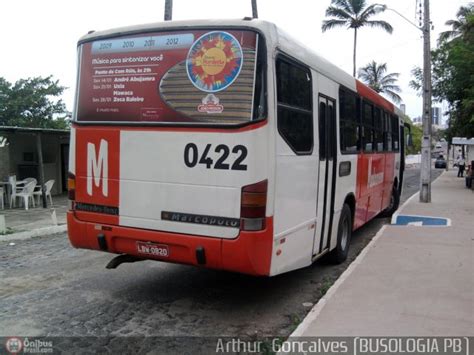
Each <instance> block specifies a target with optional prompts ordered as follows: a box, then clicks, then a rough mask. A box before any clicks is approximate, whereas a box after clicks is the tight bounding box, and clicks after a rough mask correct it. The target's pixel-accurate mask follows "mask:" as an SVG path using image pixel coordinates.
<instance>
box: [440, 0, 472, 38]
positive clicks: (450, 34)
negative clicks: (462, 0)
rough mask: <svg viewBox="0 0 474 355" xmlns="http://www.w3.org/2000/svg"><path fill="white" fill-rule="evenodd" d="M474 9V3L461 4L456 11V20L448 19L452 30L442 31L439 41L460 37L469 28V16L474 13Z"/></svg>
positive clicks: (447, 22) (447, 23)
mask: <svg viewBox="0 0 474 355" xmlns="http://www.w3.org/2000/svg"><path fill="white" fill-rule="evenodd" d="M473 10H474V3H470V4H468V5H467V6H461V7H460V8H459V10H458V12H457V13H456V19H455V20H449V21H446V26H451V28H452V29H451V30H449V31H444V32H441V33H440V35H439V39H438V43H442V42H447V41H449V40H452V39H454V38H458V37H459V36H461V35H463V34H464V33H465V32H466V31H467V30H468V18H469V16H470V15H472V13H473Z"/></svg>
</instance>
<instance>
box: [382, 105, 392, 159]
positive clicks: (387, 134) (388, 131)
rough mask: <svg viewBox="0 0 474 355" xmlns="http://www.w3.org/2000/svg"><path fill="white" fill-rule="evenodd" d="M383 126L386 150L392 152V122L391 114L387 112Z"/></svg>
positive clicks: (384, 115)
mask: <svg viewBox="0 0 474 355" xmlns="http://www.w3.org/2000/svg"><path fill="white" fill-rule="evenodd" d="M383 127H384V150H385V151H386V152H391V151H392V149H393V146H392V123H391V122H390V116H389V114H388V113H387V112H385V111H384V112H383Z"/></svg>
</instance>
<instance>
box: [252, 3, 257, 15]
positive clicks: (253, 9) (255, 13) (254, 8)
mask: <svg viewBox="0 0 474 355" xmlns="http://www.w3.org/2000/svg"><path fill="white" fill-rule="evenodd" d="M252 18H258V11H257V0H252Z"/></svg>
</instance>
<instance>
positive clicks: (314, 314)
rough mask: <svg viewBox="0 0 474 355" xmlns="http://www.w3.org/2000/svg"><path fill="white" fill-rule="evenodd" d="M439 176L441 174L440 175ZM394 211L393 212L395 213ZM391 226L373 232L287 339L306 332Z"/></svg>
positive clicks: (413, 197) (401, 207) (400, 208)
mask: <svg viewBox="0 0 474 355" xmlns="http://www.w3.org/2000/svg"><path fill="white" fill-rule="evenodd" d="M440 176H441V175H440ZM418 195H419V192H416V193H414V194H413V195H411V196H410V197H409V198H408V199H407V200H406V201H405V202H404V203H403V204H402V205H401V206H400V207H399V208H398V210H397V212H398V213H399V212H400V211H402V210H403V209H404V208H405V206H406V205H408V204H409V203H410V202H411V201H412V200H413V199H415V198H416V196H418ZM397 212H395V213H397ZM389 226H391V224H385V225H383V226H382V228H380V230H379V231H378V232H377V234H375V236H374V237H373V238H372V240H371V241H370V242H369V244H367V246H366V247H365V248H364V249H363V250H362V252H361V253H360V254H359V255H358V256H357V257H356V258H355V259H354V261H353V262H352V263H351V264H350V265H349V266H348V267H347V269H346V270H345V271H344V272H343V273H342V274H341V276H339V278H338V279H337V280H336V282H334V284H333V285H332V286H331V287H330V288H329V290H328V291H327V292H326V294H325V295H324V296H323V297H321V298H320V299H319V301H318V303H316V304H315V305H314V307H313V308H312V309H311V311H310V312H309V313H308V314H307V316H306V317H305V318H304V319H303V321H302V322H301V323H300V325H299V326H298V327H297V328H296V329H295V330H294V331H293V333H291V334H290V336H289V337H288V339H287V341H288V340H290V339H291V338H295V337H301V336H303V334H304V333H305V332H306V330H307V329H308V328H309V326H310V325H311V324H312V323H313V322H315V321H316V319H317V318H318V316H319V314H320V313H321V311H322V310H323V308H324V306H325V305H326V303H327V302H328V301H329V300H330V299H331V297H332V296H334V294H335V293H336V292H337V290H338V289H339V287H341V285H342V284H343V283H344V281H345V280H346V279H347V278H348V277H349V276H350V275H351V274H352V272H353V271H354V270H355V268H356V267H357V266H358V265H359V264H360V263H361V262H362V261H363V260H364V258H365V257H366V255H367V253H368V252H369V251H370V249H372V248H373V247H374V245H375V243H376V242H377V240H378V239H379V238H380V237H381V236H382V234H383V233H384V231H385V229H387V227H389Z"/></svg>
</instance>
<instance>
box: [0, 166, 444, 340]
mask: <svg viewBox="0 0 474 355" xmlns="http://www.w3.org/2000/svg"><path fill="white" fill-rule="evenodd" d="M411 174H412V175H413V174H415V173H413V172H412V173H411ZM436 174H437V172H435V175H436ZM406 181H407V184H410V183H411V184H412V185H413V186H412V187H411V190H410V188H409V189H407V191H405V194H404V196H403V197H402V200H405V199H406V198H407V197H408V196H410V195H411V194H413V192H414V191H416V189H417V188H416V187H415V185H417V184H416V183H415V182H416V181H417V180H416V176H415V175H413V176H412V177H410V176H409V175H407V179H406ZM410 181H411V182H410ZM384 223H387V220H386V219H376V220H374V221H373V222H371V223H369V224H368V225H367V226H365V227H363V228H361V229H360V230H359V231H357V232H356V233H355V234H354V236H353V241H352V244H351V251H350V255H349V258H348V260H347V261H346V262H345V263H343V264H341V265H337V266H334V265H331V264H327V263H326V262H325V261H324V260H322V261H320V262H316V263H315V264H314V265H313V266H311V267H308V268H305V269H302V270H298V271H295V272H291V273H287V274H283V275H279V276H276V277H273V278H255V277H249V276H245V275H239V274H234V273H228V272H220V271H213V270H206V269H199V268H195V267H191V266H183V265H174V264H166V263H161V262H156V261H143V262H138V263H133V264H124V265H121V266H120V267H119V268H118V269H115V270H106V269H105V265H106V264H107V262H108V261H109V260H110V259H111V258H112V257H113V256H112V255H110V254H107V253H101V252H97V251H87V250H77V249H74V248H72V247H71V246H70V244H69V241H68V239H67V236H66V234H57V235H51V236H45V237H38V238H34V239H30V240H24V241H17V242H15V245H10V243H8V242H1V239H0V336H25V335H27V336H36V335H41V336H88V335H90V336H106V335H112V336H143V335H145V336H152V335H160V336H162V335H165V336H189V335H192V336H216V335H219V336H255V335H258V336H266V335H269V336H288V335H289V334H290V333H291V331H292V330H293V329H295V327H296V326H297V324H298V323H299V322H300V321H301V320H302V319H303V318H304V316H305V315H306V313H307V312H308V311H309V310H310V309H311V305H312V304H314V303H316V302H317V301H318V299H319V298H320V297H321V296H322V295H323V294H324V292H325V291H326V290H327V288H328V287H329V286H330V285H331V284H332V283H333V282H334V281H335V280H336V279H337V277H338V276H339V275H340V274H341V273H342V272H343V271H344V270H345V268H346V267H347V266H348V265H349V263H350V262H351V261H352V260H353V259H354V258H355V257H356V256H357V254H359V252H360V251H361V250H362V249H363V248H364V246H365V245H366V244H367V243H368V242H369V241H370V239H371V238H372V237H373V235H375V233H376V232H377V231H378V230H379V229H380V227H381V226H382V225H383V224H384Z"/></svg>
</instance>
